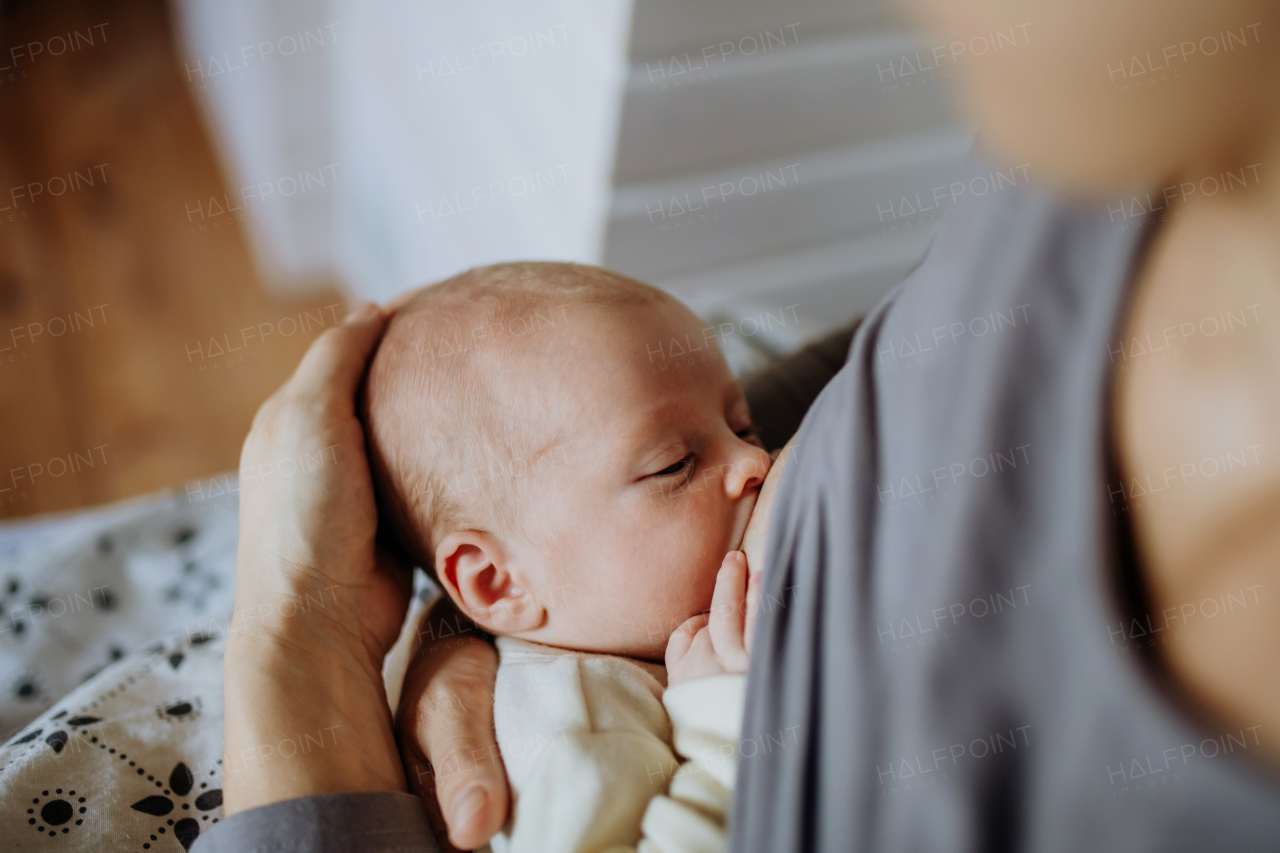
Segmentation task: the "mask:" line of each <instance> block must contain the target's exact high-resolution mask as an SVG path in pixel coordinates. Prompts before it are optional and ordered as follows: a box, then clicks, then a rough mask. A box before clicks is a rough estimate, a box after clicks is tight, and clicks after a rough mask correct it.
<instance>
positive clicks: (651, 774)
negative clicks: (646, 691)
mask: <svg viewBox="0 0 1280 853" xmlns="http://www.w3.org/2000/svg"><path fill="white" fill-rule="evenodd" d="M675 768H676V758H675V755H674V754H673V753H672V752H671V749H670V748H669V747H668V746H667V745H666V744H665V743H663V742H662V740H661V739H659V738H658V737H655V736H654V735H652V734H647V733H639V732H625V731H603V732H584V731H577V732H564V733H562V734H561V736H560V738H558V739H557V742H556V743H555V744H554V746H553V748H551V749H546V750H544V751H543V753H542V755H541V756H540V757H539V758H538V760H537V761H535V762H534V763H533V764H532V765H531V766H530V768H529V770H530V772H529V774H528V775H527V776H526V777H525V779H524V784H523V785H522V788H523V790H522V792H521V793H520V795H519V798H518V801H517V804H516V813H515V820H514V821H513V822H512V825H511V827H510V834H509V835H506V836H505V838H501V839H494V842H495V843H494V844H493V848H494V850H495V851H503V850H505V851H508V853H605V851H608V852H609V853H619V851H624V850H625V851H629V850H634V849H635V847H634V845H635V843H636V841H637V840H638V834H639V833H638V827H639V826H640V820H641V817H642V816H643V815H644V814H645V807H646V806H648V804H649V802H650V800H651V799H652V798H653V796H654V794H655V793H658V792H661V791H662V790H663V789H664V788H665V787H666V784H667V780H668V779H670V778H671V773H672V771H673V770H675ZM503 842H505V843H503Z"/></svg>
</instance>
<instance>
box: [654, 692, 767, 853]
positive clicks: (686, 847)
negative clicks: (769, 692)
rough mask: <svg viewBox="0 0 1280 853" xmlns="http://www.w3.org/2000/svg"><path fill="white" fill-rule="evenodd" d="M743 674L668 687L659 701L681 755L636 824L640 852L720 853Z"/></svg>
mask: <svg viewBox="0 0 1280 853" xmlns="http://www.w3.org/2000/svg"><path fill="white" fill-rule="evenodd" d="M746 680H747V679H746V676H745V675H736V674H735V675H716V676H711V677H709V678H699V679H695V680H693V681H687V682H685V683H684V684H680V685H678V686H676V687H672V688H671V689H669V690H667V692H666V693H665V694H664V695H663V697H662V701H663V704H664V705H666V708H667V713H668V714H670V716H671V723H672V726H673V727H674V730H675V743H676V751H677V752H679V753H680V755H682V756H683V757H684V758H685V759H687V760H686V761H685V763H684V764H682V765H681V766H680V769H679V770H677V771H676V773H675V775H674V776H673V777H672V778H671V784H670V786H669V788H668V789H667V793H666V794H665V795H658V796H655V797H654V798H653V799H652V800H651V801H650V802H649V807H648V809H647V810H646V811H645V815H644V820H643V821H642V822H641V824H640V829H641V832H642V833H643V834H644V839H643V840H642V841H641V842H640V846H639V851H640V853H723V851H727V850H728V849H729V809H730V806H731V804H732V800H733V780H734V775H735V773H736V772H737V757H738V746H739V744H738V741H739V738H740V736H741V732H742V711H743V697H744V695H745V692H746Z"/></svg>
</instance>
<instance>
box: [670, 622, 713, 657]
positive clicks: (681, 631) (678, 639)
mask: <svg viewBox="0 0 1280 853" xmlns="http://www.w3.org/2000/svg"><path fill="white" fill-rule="evenodd" d="M706 624H707V614H705V613H699V614H698V615H697V616H691V617H689V618H688V619H686V620H685V621H684V624H682V625H681V626H680V627H679V628H677V629H676V630H675V633H673V634H672V635H671V638H670V639H669V640H667V653H666V663H667V668H668V669H669V668H671V667H672V666H674V665H675V664H676V663H678V662H679V661H680V659H681V658H683V657H684V656H685V655H686V654H688V652H689V647H690V646H692V645H693V638H694V637H695V636H697V634H698V632H699V631H701V630H702V629H703V628H704V627H706Z"/></svg>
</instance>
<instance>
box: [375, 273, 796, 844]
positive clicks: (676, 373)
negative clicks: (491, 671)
mask: <svg viewBox="0 0 1280 853" xmlns="http://www.w3.org/2000/svg"><path fill="white" fill-rule="evenodd" d="M673 353H683V354H682V355H679V356H676V355H673ZM364 418H365V423H366V428H367V436H368V443H369V448H370V458H371V462H372V466H373V470H374V478H375V483H376V485H377V490H378V494H379V501H380V504H381V510H382V513H383V516H384V518H385V519H386V521H387V523H388V524H389V525H390V526H391V527H392V529H393V530H394V532H395V534H396V537H397V539H398V540H399V542H400V544H401V546H402V547H403V548H404V550H405V551H406V552H407V554H408V555H409V556H410V557H411V558H412V559H413V560H414V561H415V562H416V563H417V564H419V565H422V566H424V567H428V568H429V570H431V571H432V573H433V574H434V576H435V578H436V579H437V580H438V582H439V584H440V586H441V587H443V589H444V590H445V591H446V592H447V593H448V595H449V596H450V597H451V598H452V599H453V601H454V602H455V603H456V604H457V606H458V607H459V608H460V609H461V610H462V612H463V613H464V614H466V615H467V616H468V617H470V618H471V619H472V620H474V621H475V623H476V624H477V625H480V626H481V627H483V628H485V629H487V630H488V631H491V632H493V633H494V634H497V635H499V637H498V640H497V646H498V651H499V656H500V664H499V669H498V677H497V683H496V686H495V698H494V726H495V730H496V735H497V740H498V745H499V748H500V749H501V751H502V758H503V761H504V763H505V766H506V770H507V775H508V778H509V780H510V782H511V786H512V792H513V807H512V813H511V816H510V819H509V821H508V824H507V826H506V828H505V829H504V831H503V832H502V833H501V834H500V835H499V836H498V837H496V838H495V839H494V840H493V847H494V849H495V850H498V851H502V850H511V851H541V853H550V851H559V850H565V851H600V850H610V849H615V848H623V849H629V848H633V847H636V846H637V845H638V846H639V849H640V850H642V851H643V850H663V851H676V850H683V849H698V850H706V849H717V848H719V849H725V848H727V832H726V828H725V815H726V814H727V812H728V807H729V801H730V798H731V791H732V784H733V776H734V756H735V749H736V745H737V739H738V731H739V729H740V726H741V716H742V707H741V706H742V691H743V680H744V676H743V675H742V673H743V672H744V671H745V667H746V653H745V645H746V644H745V636H744V635H745V628H744V617H745V611H746V606H745V604H746V586H747V567H746V561H745V559H744V558H743V556H742V554H741V553H739V552H738V551H737V550H736V549H737V548H739V547H740V544H741V541H742V537H743V533H744V530H745V529H746V526H747V521H748V519H749V518H750V515H751V511H752V508H753V506H754V504H755V501H756V497H757V495H758V494H759V490H760V485H761V483H762V482H763V480H764V477H765V474H766V473H767V471H768V470H769V465H770V460H769V456H768V455H767V454H766V453H765V451H764V450H763V449H762V448H761V447H760V444H759V442H758V441H757V440H756V438H755V435H754V432H753V430H752V426H751V418H750V414H749V412H748V410H747V405H746V401H745V399H744V398H743V395H742V393H741V391H740V389H739V387H738V385H737V383H736V382H735V381H734V379H733V377H732V376H731V374H730V373H729V371H728V369H727V367H726V365H725V363H724V360H723V358H722V357H721V356H720V354H719V350H718V348H717V346H716V343H715V340H714V339H713V338H712V337H711V335H710V334H709V333H705V332H704V326H703V324H702V323H701V322H700V321H699V320H698V319H697V317H695V316H694V315H693V314H692V313H691V312H690V311H689V310H688V309H686V308H685V307H684V306H682V305H681V304H680V303H679V302H677V301H676V300H674V299H673V298H671V297H670V296H667V295H666V294H664V293H662V292H661V291H659V290H656V289H654V288H652V287H648V286H646V285H643V284H640V283H639V282H636V281H633V280H631V279H628V278H626V277H624V276H621V275H618V274H616V273H612V272H609V271H606V270H602V269H597V268H592V267H584V266H578V265H574V264H554V263H518V264H500V265H497V266H492V267H485V268H481V269H475V270H471V271H469V272H466V273H464V274H462V275H460V276H458V277H456V278H454V279H451V280H449V281H446V282H443V283H441V284H437V285H434V286H432V287H428V288H425V289H423V290H421V291H419V292H418V293H416V294H414V295H413V296H412V297H410V298H409V299H408V301H407V302H405V303H404V304H403V305H402V307H400V309H399V310H398V311H397V313H396V315H395V317H394V318H393V319H392V321H391V323H390V325H389V326H388V328H387V331H386V334H385V336H384V338H383V340H382V343H381V344H380V346H379V349H378V352H377V353H376V355H375V356H374V358H373V361H372V363H371V365H370V368H369V375H368V379H367V381H366V387H365V399H364ZM726 555H727V556H726ZM713 598H714V606H713ZM708 610H710V611H711V612H710V615H707V613H708ZM664 653H665V656H666V662H667V668H666V669H665V670H664V668H663V667H662V666H661V665H660V664H659V663H657V661H660V660H662V659H663V657H664ZM668 680H669V687H668ZM664 688H666V689H665V692H664ZM676 752H678V753H679V754H680V755H682V756H683V757H684V758H685V759H688V761H687V763H685V764H684V765H683V766H681V765H680V764H679V762H678V760H677V759H676V756H675V753H676ZM677 767H679V768H680V769H679V770H678V771H677ZM673 773H674V778H673Z"/></svg>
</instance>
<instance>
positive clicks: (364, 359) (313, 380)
mask: <svg viewBox="0 0 1280 853" xmlns="http://www.w3.org/2000/svg"><path fill="white" fill-rule="evenodd" d="M387 318H388V315H387V314H386V313H385V312H384V311H383V310H382V309H381V308H379V307H378V306H377V305H374V304H373V303H372V302H367V303H365V304H364V305H361V306H360V307H358V308H356V309H355V310H354V311H352V312H351V313H350V314H348V315H347V318H346V319H345V320H343V321H342V322H341V323H339V324H338V325H337V326H335V327H333V328H332V329H329V330H328V331H327V332H325V333H324V334H323V335H321V336H320V337H318V338H316V340H315V342H314V343H313V344H311V347H310V349H308V350H307V354H306V355H305V356H303V357H302V363H301V364H299V365H298V369H297V370H296V371H294V374H293V376H292V377H291V378H290V379H289V381H288V382H287V383H286V384H285V389H287V393H289V394H291V395H296V396H299V397H310V398H312V399H315V400H319V401H324V402H333V401H346V403H347V404H348V405H354V403H353V401H354V399H355V393H356V386H357V385H359V384H360V377H361V376H363V375H364V370H365V367H366V366H367V365H368V364H369V356H370V355H371V354H372V353H373V348H374V347H375V346H376V345H377V343H378V338H379V337H381V335H382V330H383V328H384V327H385V326H386V324H387Z"/></svg>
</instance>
